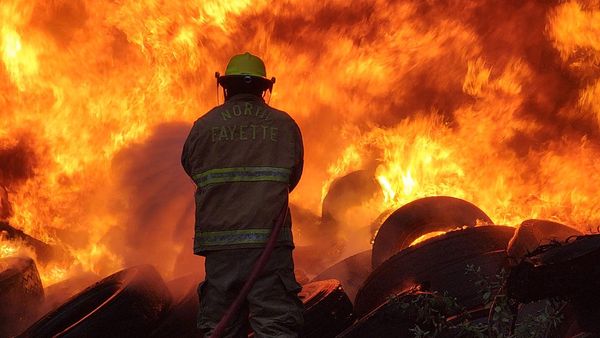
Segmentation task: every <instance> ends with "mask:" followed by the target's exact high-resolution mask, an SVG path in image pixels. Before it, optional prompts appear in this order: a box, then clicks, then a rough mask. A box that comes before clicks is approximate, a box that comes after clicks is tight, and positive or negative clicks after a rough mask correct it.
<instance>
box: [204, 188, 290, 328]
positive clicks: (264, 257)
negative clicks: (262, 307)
mask: <svg viewBox="0 0 600 338" xmlns="http://www.w3.org/2000/svg"><path fill="white" fill-rule="evenodd" d="M288 195H289V194H288ZM288 199H289V196H288V197H286V200H285V203H284V205H283V209H282V210H281V212H280V213H279V215H278V216H277V218H276V219H275V224H274V225H273V230H272V231H271V235H269V239H268V241H267V244H266V245H265V249H264V250H263V252H262V253H261V255H260V257H259V258H258V260H256V263H255V264H254V267H253V268H252V271H251V272H250V275H249V276H248V279H247V280H246V283H244V286H243V287H242V290H241V291H240V293H239V294H238V295H237V297H236V298H235V300H234V301H233V303H232V304H231V305H230V306H229V308H228V309H227V312H225V315H224V316H223V318H221V320H220V321H219V324H217V326H216V327H215V330H214V331H213V334H212V335H211V336H210V338H221V337H222V336H223V333H224V332H225V328H227V324H229V322H231V320H232V319H233V317H235V315H236V314H237V312H238V311H239V309H240V307H241V306H242V304H243V303H244V301H245V300H246V297H247V296H248V293H250V290H251V289H252V286H253V285H254V283H255V282H256V280H257V279H258V276H259V275H260V274H261V272H262V271H263V269H264V268H265V265H267V262H268V261H269V258H271V254H272V253H273V250H274V249H275V244H277V238H279V233H280V232H281V228H282V227H283V225H284V224H285V220H286V219H287V216H288Z"/></svg>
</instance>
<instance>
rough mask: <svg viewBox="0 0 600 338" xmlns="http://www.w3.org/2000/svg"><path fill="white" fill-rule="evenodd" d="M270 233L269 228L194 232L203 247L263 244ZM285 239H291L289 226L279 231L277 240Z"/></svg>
mask: <svg viewBox="0 0 600 338" xmlns="http://www.w3.org/2000/svg"><path fill="white" fill-rule="evenodd" d="M270 234H271V229H244V230H230V231H201V232H198V233H197V234H196V242H197V244H198V245H200V246H202V247H205V248H209V247H211V246H231V245H239V244H263V243H267V241H268V239H269V235H270ZM285 241H292V230H291V229H290V228H289V227H283V228H282V229H281V232H280V233H279V238H278V242H285Z"/></svg>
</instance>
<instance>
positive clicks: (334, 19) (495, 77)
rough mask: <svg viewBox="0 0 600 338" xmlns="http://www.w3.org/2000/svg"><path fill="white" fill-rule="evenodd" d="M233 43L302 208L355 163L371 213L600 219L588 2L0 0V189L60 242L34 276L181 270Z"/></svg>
mask: <svg viewBox="0 0 600 338" xmlns="http://www.w3.org/2000/svg"><path fill="white" fill-rule="evenodd" d="M246 50H248V51H250V52H253V53H255V54H258V55H261V56H263V57H264V59H265V61H266V64H267V66H268V72H269V76H271V75H274V76H277V84H276V86H275V91H274V93H273V95H272V97H271V99H270V102H271V104H272V105H274V106H276V107H279V108H281V109H284V110H287V111H288V112H290V113H291V115H292V116H293V117H294V118H295V119H296V120H297V121H298V122H299V124H300V126H301V128H302V129H303V133H304V139H305V143H306V168H305V174H304V177H303V180H302V182H301V185H300V186H299V187H298V189H297V191H295V192H294V193H293V195H292V201H293V203H294V204H295V205H299V206H300V207H302V208H303V209H306V210H309V211H312V212H313V213H314V214H320V208H321V201H322V198H323V196H324V194H325V193H326V192H327V190H328V187H329V185H330V184H331V182H332V180H333V179H335V178H336V177H339V176H341V175H344V174H347V173H349V172H352V171H354V170H359V169H366V170H368V171H370V172H371V173H372V175H373V177H374V178H375V179H376V180H377V182H379V184H380V186H381V193H379V194H376V196H373V198H370V199H366V201H365V203H364V204H363V205H362V206H361V208H362V210H363V211H364V213H365V214H368V215H369V217H370V218H371V221H372V220H373V219H374V217H376V216H377V215H379V214H381V213H382V212H384V211H386V210H389V209H393V208H395V207H398V206H400V205H402V204H405V203H407V202H409V201H412V200H414V199H416V198H418V197H423V196H431V195H449V196H455V197H459V198H464V199H466V200H469V201H471V202H473V203H474V204H476V205H478V206H479V207H480V208H481V209H482V210H484V211H485V212H486V213H488V215H490V217H491V218H492V219H493V220H494V221H495V222H496V223H497V224H511V225H514V224H518V223H520V222H521V221H522V220H524V219H527V218H532V217H537V218H547V219H553V220H558V221H561V222H565V223H568V224H571V225H574V226H576V227H579V228H580V229H587V228H588V227H589V226H590V225H593V226H594V227H595V225H597V224H600V223H599V222H598V221H600V197H598V194H597V187H598V186H600V175H598V173H599V172H600V143H599V139H600V128H599V127H600V5H598V3H597V2H594V1H566V2H563V1H560V2H559V1H555V2H554V3H552V2H551V1H548V2H523V3H521V2H520V3H518V4H516V3H515V4H513V3H511V2H497V1H479V2H469V3H468V4H466V3H465V2H459V1H457V2H431V1H395V2H391V1H390V2H389V3H388V2H386V1H376V0H363V1H352V2H348V1H330V2H323V1H292V2H267V1H260V0H259V1H249V0H239V1H226V2H223V1H199V0H197V1H153V0H144V1H122V0H118V1H100V0H94V1H81V0H53V1H41V0H37V1H36V0H2V1H1V2H0V60H1V62H0V107H1V108H0V109H1V110H0V114H1V115H0V116H1V117H2V118H1V120H0V159H2V160H3V161H4V163H0V192H1V190H3V189H6V191H8V200H9V201H10V205H11V212H10V216H8V221H9V222H10V224H11V225H12V226H14V227H16V228H18V229H21V230H23V231H24V232H25V233H27V234H29V235H31V236H33V237H35V238H37V239H39V240H42V241H44V242H46V243H48V244H50V245H53V246H56V247H59V248H61V250H64V251H65V252H67V253H68V255H66V257H64V258H63V259H56V260H55V261H52V262H50V263H47V264H44V265H43V266H41V267H40V270H41V274H42V278H43V280H44V282H45V284H49V283H53V282H57V281H60V280H63V279H65V278H68V277H69V276H72V275H73V274H75V273H78V272H81V271H93V272H96V273H99V274H102V273H107V272H110V271H113V270H115V269H117V268H119V267H121V266H123V265H126V264H130V263H132V262H138V261H152V262H155V261H159V262H155V263H156V264H157V265H158V266H159V267H160V268H161V270H162V271H163V273H165V274H166V275H170V276H173V275H177V274H178V273H181V272H182V271H184V270H182V268H181V266H182V265H181V260H184V261H185V260H186V259H187V258H185V259H184V258H182V257H187V256H189V255H191V240H190V238H191V236H192V222H191V217H192V216H191V215H192V210H193V205H192V195H191V194H192V191H193V187H192V185H191V183H190V182H189V181H188V180H186V179H185V178H184V177H183V174H182V172H181V170H179V168H178V164H177V159H178V156H179V151H180V146H181V143H182V141H183V138H185V136H186V133H187V128H189V126H190V125H191V123H192V121H193V120H195V119H196V118H197V117H198V116H200V115H201V114H202V113H204V112H205V111H207V110H208V109H209V108H211V107H212V106H214V105H215V104H216V102H217V98H216V88H215V82H214V78H213V77H212V74H214V72H215V71H222V68H223V67H224V65H225V64H226V62H227V61H228V59H229V57H230V56H231V55H233V54H237V53H240V52H244V51H246ZM167 162H168V163H167ZM0 209H1V208H0ZM1 215H2V210H0V218H1ZM371 216H373V217H371ZM365 221H366V220H365ZM366 225H367V224H342V226H341V231H347V232H349V231H354V230H355V229H357V228H359V227H361V226H366ZM296 232H297V237H296V238H297V241H299V242H300V243H309V242H310V241H311V240H313V238H309V237H310V236H307V235H306V234H305V232H303V224H302V221H299V222H297V226H296ZM22 245H23V244H22V243H18V242H11V241H9V240H6V239H3V240H2V241H1V242H0V255H1V256H9V255H13V254H15V253H17V252H19V251H22V250H24V249H23V247H22ZM188 262H196V261H193V260H192V261H190V260H189V259H188Z"/></svg>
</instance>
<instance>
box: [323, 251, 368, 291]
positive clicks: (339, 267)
mask: <svg viewBox="0 0 600 338" xmlns="http://www.w3.org/2000/svg"><path fill="white" fill-rule="evenodd" d="M370 273H371V250H367V251H363V252H361V253H358V254H355V255H353V256H350V257H348V258H346V259H344V260H342V261H341V262H338V263H336V264H334V265H332V266H331V267H329V268H328V269H327V270H325V271H323V272H321V273H320V274H319V275H318V276H317V277H315V278H313V280H312V281H320V280H326V279H337V280H339V281H340V282H341V283H342V287H343V288H344V291H346V294H347V295H348V297H349V298H350V300H351V301H354V298H355V297H356V293H357V292H358V289H359V288H360V286H361V285H362V283H363V282H364V281H365V279H367V276H369V274H370Z"/></svg>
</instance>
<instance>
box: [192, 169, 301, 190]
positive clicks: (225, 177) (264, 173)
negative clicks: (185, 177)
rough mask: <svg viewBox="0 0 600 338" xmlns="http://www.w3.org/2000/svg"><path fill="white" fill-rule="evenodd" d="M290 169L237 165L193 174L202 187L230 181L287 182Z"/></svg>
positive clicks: (195, 180)
mask: <svg viewBox="0 0 600 338" xmlns="http://www.w3.org/2000/svg"><path fill="white" fill-rule="evenodd" d="M290 175H291V170H290V169H288V168H277V167H237V168H218V169H211V170H207V171H205V172H203V173H200V174H196V175H194V177H193V179H194V182H196V184H197V185H198V186H199V187H200V188H203V187H205V186H207V185H210V184H217V183H230V182H262V181H271V182H282V183H289V181H290Z"/></svg>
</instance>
